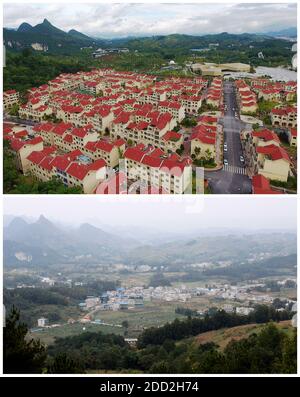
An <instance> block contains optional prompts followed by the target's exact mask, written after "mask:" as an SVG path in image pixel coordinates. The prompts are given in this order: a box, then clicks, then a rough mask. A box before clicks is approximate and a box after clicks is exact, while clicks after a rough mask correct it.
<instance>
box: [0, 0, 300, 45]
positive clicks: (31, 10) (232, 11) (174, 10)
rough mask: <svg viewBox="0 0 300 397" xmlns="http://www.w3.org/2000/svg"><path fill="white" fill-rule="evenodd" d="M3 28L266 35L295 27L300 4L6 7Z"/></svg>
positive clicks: (116, 34) (96, 33)
mask: <svg viewBox="0 0 300 397" xmlns="http://www.w3.org/2000/svg"><path fill="white" fill-rule="evenodd" d="M3 13H4V26H5V27H9V28H17V27H18V26H19V25H20V24H21V23H22V22H24V21H25V22H28V23H30V24H31V25H35V24H38V23H40V22H42V21H43V19H44V18H47V19H48V20H49V21H50V22H51V23H52V24H54V25H55V26H57V27H59V28H60V29H63V30H65V31H68V30H70V29H76V30H79V31H81V32H82V33H85V34H88V35H91V36H95V37H106V38H109V37H126V36H132V35H157V34H170V33H185V34H193V35H198V34H206V33H220V32H225V31H226V32H229V33H244V32H249V33H256V32H260V33H264V32H268V31H278V30H281V29H285V28H289V27H295V26H296V25H297V10H296V3H285V4H280V3H265V4H261V3H248V4H247V3H233V4H229V3H223V4H214V3H204V4H183V3H181V4H180V3H178V4H176V3H175V4H174V3H173V4H171V3H170V4H166V3H165V4H159V3H156V4H155V3H135V4H130V3H125V2H123V3H121V4H117V3H114V4H101V3H99V2H98V3H88V2H87V3H84V4H83V3H80V2H72V3H65V4H63V3H56V2H51V3H50V2H49V3H47V2H44V3H43V4H32V3H26V4H24V3H10V4H8V3H6V4H5V5H4V11H3Z"/></svg>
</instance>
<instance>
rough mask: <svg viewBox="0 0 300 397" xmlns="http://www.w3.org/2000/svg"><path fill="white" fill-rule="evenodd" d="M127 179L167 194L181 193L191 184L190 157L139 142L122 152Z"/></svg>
mask: <svg viewBox="0 0 300 397" xmlns="http://www.w3.org/2000/svg"><path fill="white" fill-rule="evenodd" d="M124 159H125V170H126V174H127V178H128V179H133V180H138V181H140V182H141V183H143V184H145V185H150V186H154V187H155V188H157V189H163V190H164V191H165V192H166V193H168V194H182V193H184V192H185V191H187V189H188V188H189V187H190V186H191V181H192V179H191V171H192V169H191V163H192V162H191V159H190V158H189V157H180V156H179V155H177V154H175V153H172V154H170V155H166V154H165V153H164V152H163V151H162V150H161V149H158V148H154V147H152V146H145V145H143V144H139V145H137V146H135V147H131V148H128V149H127V150H126V151H125V153H124Z"/></svg>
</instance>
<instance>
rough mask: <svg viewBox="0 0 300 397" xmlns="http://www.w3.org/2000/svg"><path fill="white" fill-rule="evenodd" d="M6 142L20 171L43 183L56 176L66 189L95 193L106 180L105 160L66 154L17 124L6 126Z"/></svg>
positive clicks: (79, 152) (79, 153) (81, 154)
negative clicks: (76, 187)
mask: <svg viewBox="0 0 300 397" xmlns="http://www.w3.org/2000/svg"><path fill="white" fill-rule="evenodd" d="M54 134H55V133H54ZM4 139H5V140H7V141H9V143H10V149H11V150H12V151H13V152H14V154H15V158H16V166H17V168H18V169H19V170H20V171H21V172H22V173H24V174H32V175H34V176H35V177H36V178H37V179H38V180H40V181H43V182H45V181H49V180H50V179H52V178H53V177H57V178H59V179H60V180H61V181H62V183H63V184H64V185H65V186H68V187H74V186H79V187H80V188H81V189H82V191H83V192H84V193H93V192H94V191H95V189H96V187H97V186H98V185H99V183H100V182H101V181H103V180H104V179H105V178H106V174H107V170H106V168H107V167H106V165H107V163H106V161H105V160H104V159H103V158H99V159H97V158H94V159H91V158H90V157H88V156H86V155H85V152H84V151H81V150H80V149H72V150H71V151H68V152H67V153H64V152H62V151H61V150H59V148H58V147H57V146H55V144H53V143H51V144H50V145H47V146H45V145H44V140H43V138H42V136H40V135H35V136H33V135H32V134H31V133H29V132H28V131H27V130H20V128H19V127H18V126H15V125H14V124H4Z"/></svg>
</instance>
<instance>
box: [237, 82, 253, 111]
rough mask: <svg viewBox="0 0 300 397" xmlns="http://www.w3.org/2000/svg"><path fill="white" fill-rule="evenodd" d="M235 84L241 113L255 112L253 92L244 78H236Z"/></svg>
mask: <svg viewBox="0 0 300 397" xmlns="http://www.w3.org/2000/svg"><path fill="white" fill-rule="evenodd" d="M235 85H236V91H237V100H238V104H239V108H240V111H241V113H255V112H256V111H257V109H258V106H257V99H256V94H255V92H254V91H253V90H252V89H251V87H250V86H249V85H248V84H247V83H246V82H245V81H244V80H237V81H236V82H235Z"/></svg>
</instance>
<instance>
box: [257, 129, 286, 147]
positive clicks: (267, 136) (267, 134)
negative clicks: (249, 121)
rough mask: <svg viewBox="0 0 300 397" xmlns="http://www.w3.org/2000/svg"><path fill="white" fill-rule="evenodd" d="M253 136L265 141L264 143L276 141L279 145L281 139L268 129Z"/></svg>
mask: <svg viewBox="0 0 300 397" xmlns="http://www.w3.org/2000/svg"><path fill="white" fill-rule="evenodd" d="M252 135H253V136H255V137H257V138H260V139H263V140H264V141H276V142H278V143H279V142H280V139H279V138H278V136H277V135H276V134H275V132H273V131H271V130H268V129H267V128H264V129H263V130H259V131H254V132H253V133H252Z"/></svg>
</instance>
